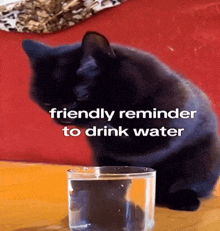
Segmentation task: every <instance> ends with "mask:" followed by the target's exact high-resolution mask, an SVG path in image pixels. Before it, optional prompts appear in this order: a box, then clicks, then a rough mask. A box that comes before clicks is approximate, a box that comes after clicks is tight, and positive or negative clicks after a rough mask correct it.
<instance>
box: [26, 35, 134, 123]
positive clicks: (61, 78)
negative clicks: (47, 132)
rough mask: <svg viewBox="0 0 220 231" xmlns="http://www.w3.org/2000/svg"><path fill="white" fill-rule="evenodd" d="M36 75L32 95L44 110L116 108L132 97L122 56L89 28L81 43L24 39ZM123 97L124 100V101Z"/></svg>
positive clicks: (33, 78)
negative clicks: (123, 67)
mask: <svg viewBox="0 0 220 231" xmlns="http://www.w3.org/2000/svg"><path fill="white" fill-rule="evenodd" d="M23 48H24V50H25V52H26V53H27V55H28V57H29V59H30V61H31V65H32V69H33V76H32V81H31V96H32V98H33V99H34V100H35V102H37V103H38V104H39V105H40V106H41V107H42V108H43V109H44V110H46V111H48V112H49V111H50V110H51V109H52V108H57V110H62V109H63V108H67V110H68V111H69V110H76V111H78V110H87V111H90V110H94V109H96V108H105V109H107V110H115V109H116V108H117V106H118V105H119V104H120V102H121V104H125V102H124V101H126V100H127V99H129V98H130V97H131V92H132V86H130V83H126V82H125V81H124V79H125V78H124V73H123V72H122V71H121V68H120V62H121V61H120V59H119V58H118V57H117V55H116V54H115V51H114V49H113V48H112V47H111V45H110V43H109V41H108V40H107V39H106V38H105V37H104V36H103V35H101V34H98V33H96V32H87V33H86V34H85V36H84V38H83V40H82V43H79V44H74V45H69V46H59V47H50V46H47V45H45V44H42V43H40V42H37V41H33V40H25V41H24V42H23ZM122 101H123V102H122ZM57 122H59V123H62V124H75V125H82V126H83V124H84V123H87V122H89V120H88V119H87V121H86V120H83V119H75V120H73V119H64V118H60V119H57Z"/></svg>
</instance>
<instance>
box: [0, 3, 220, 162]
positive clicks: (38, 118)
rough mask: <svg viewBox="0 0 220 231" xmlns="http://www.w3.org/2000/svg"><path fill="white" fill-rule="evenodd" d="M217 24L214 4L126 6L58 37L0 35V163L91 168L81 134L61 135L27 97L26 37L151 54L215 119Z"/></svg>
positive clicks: (219, 14)
mask: <svg viewBox="0 0 220 231" xmlns="http://www.w3.org/2000/svg"><path fill="white" fill-rule="evenodd" d="M219 22H220V3H219V1H214V0H213V1H211V0H209V1H208V0H197V1H193V0H173V1H171V0H151V1H146V0H136V1H135V0H128V1H127V2H125V3H123V4H121V5H120V6H117V7H115V8H112V9H109V10H106V11H103V12H101V13H99V14H98V15H96V16H94V17H92V18H90V19H88V20H86V21H84V22H82V23H80V24H78V25H77V26H74V27H72V28H69V29H66V30H64V31H60V32H57V33H52V34H48V35H40V34H22V33H14V32H4V31H0V159H1V160H19V161H31V162H50V163H61V164H64V163H65V164H85V165H89V164H92V153H91V150H90V148H89V145H88V143H87V141H86V138H85V136H83V135H81V136H79V137H64V136H63V131H62V130H61V129H62V127H61V126H59V125H57V124H55V123H54V122H53V121H52V120H51V118H50V115H48V114H46V113H45V112H44V111H42V110H41V109H40V107H38V106H37V105H36V104H35V103H33V102H32V101H31V100H30V99H29V95H28V91H29V80H30V79H29V77H30V71H31V70H30V67H29V64H28V58H27V56H26V54H25V53H24V51H23V50H22V47H21V43H22V40H23V39H26V38H30V39H36V40H40V41H42V42H45V43H48V44H50V45H54V46H55V45H61V44H68V43H74V42H76V41H80V40H81V39H82V37H83V35H84V33H85V32H86V31H88V30H90V31H91V30H95V31H98V32H100V33H103V34H104V35H105V36H106V37H108V38H109V40H110V41H112V42H115V43H120V44H125V45H129V46H133V47H137V48H141V49H144V50H147V51H151V52H152V53H154V54H156V55H157V56H158V57H160V59H161V60H163V61H165V62H166V63H167V64H168V65H169V66H171V67H173V68H174V69H176V70H177V71H178V72H181V73H183V74H184V75H186V76H187V77H188V78H189V79H192V80H193V81H194V82H195V83H196V84H198V85H199V86H200V87H201V88H202V89H203V90H204V91H205V92H206V93H207V94H208V96H209V97H210V98H211V100H212V102H213V105H214V107H215V109H216V111H217V113H218V114H220V104H219V100H220V92H219V91H220V80H219V78H220V73H219V70H220V68H219V63H220V30H219Z"/></svg>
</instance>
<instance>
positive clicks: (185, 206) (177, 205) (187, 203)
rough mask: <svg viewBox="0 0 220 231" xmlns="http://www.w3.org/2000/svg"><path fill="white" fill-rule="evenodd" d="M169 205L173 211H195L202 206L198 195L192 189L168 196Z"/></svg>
mask: <svg viewBox="0 0 220 231" xmlns="http://www.w3.org/2000/svg"><path fill="white" fill-rule="evenodd" d="M168 204H169V206H170V207H171V208H172V209H175V210H185V211H195V210H197V209H198V208H199V206H200V201H199V199H198V196H197V193H196V192H195V191H193V190H190V189H184V190H180V191H177V192H175V193H170V194H169V195H168Z"/></svg>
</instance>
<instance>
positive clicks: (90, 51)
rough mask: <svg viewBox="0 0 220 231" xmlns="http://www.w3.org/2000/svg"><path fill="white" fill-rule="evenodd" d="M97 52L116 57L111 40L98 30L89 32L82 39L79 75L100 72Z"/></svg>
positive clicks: (92, 74)
mask: <svg viewBox="0 0 220 231" xmlns="http://www.w3.org/2000/svg"><path fill="white" fill-rule="evenodd" d="M97 54H98V55H102V56H103V55H104V56H105V57H109V58H115V57H116V55H115V53H114V51H113V50H112V48H111V46H110V43H109V41H108V40H107V39H106V38H105V37H104V36H103V35H101V34H99V33H97V32H87V33H86V34H85V36H84V38H83V40H82V58H81V60H80V67H79V69H78V70H77V74H78V75H86V76H90V77H91V76H96V75H98V74H99V73H100V67H99V65H98V63H97Z"/></svg>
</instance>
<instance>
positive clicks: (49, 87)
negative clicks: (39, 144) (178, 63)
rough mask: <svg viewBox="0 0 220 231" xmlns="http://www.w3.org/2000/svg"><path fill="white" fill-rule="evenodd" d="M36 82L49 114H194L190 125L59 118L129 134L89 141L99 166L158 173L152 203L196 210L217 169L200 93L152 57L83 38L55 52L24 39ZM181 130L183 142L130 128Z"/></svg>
mask: <svg viewBox="0 0 220 231" xmlns="http://www.w3.org/2000/svg"><path fill="white" fill-rule="evenodd" d="M24 49H25V51H26V52H27V54H28V55H29V57H30V59H31V62H32V67H33V69H34V76H33V80H32V97H33V99H34V100H35V101H36V102H37V103H38V104H39V105H40V106H41V107H43V108H44V109H45V110H46V111H49V110H50V109H51V108H57V109H63V108H67V109H68V110H76V111H77V110H87V111H90V110H93V109H96V108H105V109H106V110H108V111H115V112H116V115H117V113H119V111H122V110H133V111H138V110H151V111H152V110H153V108H156V109H157V110H165V111H167V112H168V111H171V110H175V109H176V108H178V109H179V110H186V111H196V113H195V117H194V118H189V119H181V118H179V119H163V118H162V119H135V118H134V119H125V118H124V119H119V118H118V117H117V116H114V117H113V118H112V120H111V121H107V120H96V121H92V120H88V119H75V120H70V119H63V118H61V119H57V122H59V123H61V124H75V125H77V126H81V127H91V126H92V125H93V124H95V125H96V126H97V127H100V128H101V127H103V126H108V127H109V128H110V127H113V128H118V127H119V126H122V127H123V128H129V136H121V137H118V136H117V137H116V136H111V137H107V136H101V137H89V140H90V143H91V146H92V148H93V150H94V155H95V160H96V162H97V164H98V165H134V166H146V167H152V168H154V169H156V170H157V201H158V202H160V203H167V204H169V205H170V206H171V207H172V208H174V209H180V210H196V209H197V208H198V207H199V200H198V198H199V197H204V196H207V195H209V194H210V192H211V191H212V190H213V187H214V185H215V183H216V181H217V179H218V175H219V170H220V151H219V148H220V144H219V138H218V126H217V120H216V117H215V114H214V112H213V111H212V108H211V106H210V103H209V101H208V99H207V97H206V96H205V94H204V93H203V92H202V91H201V90H200V89H198V88H197V87H195V86H194V85H193V84H192V83H190V82H189V81H187V80H185V79H184V78H183V77H181V76H180V75H178V74H177V73H175V72H174V71H172V70H170V69H169V68H168V67H167V66H166V65H164V64H163V63H162V62H160V61H159V60H158V59H156V58H155V57H154V56H152V55H150V54H148V53H145V52H141V51H137V50H135V49H131V48H127V47H124V46H119V45H112V46H110V44H109V43H108V41H107V40H106V38H104V37H103V36H102V35H100V34H98V33H87V34H86V35H85V37H84V39H83V41H82V44H76V45H72V46H63V47H57V48H51V47H47V46H45V45H43V44H39V43H36V42H33V41H29V40H28V41H25V42H24ZM161 127H166V128H167V129H168V128H176V129H180V128H184V131H183V133H182V135H181V136H173V137H172V136H156V137H151V136H138V137H137V136H134V134H133V133H132V129H133V128H158V129H160V128H161Z"/></svg>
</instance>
